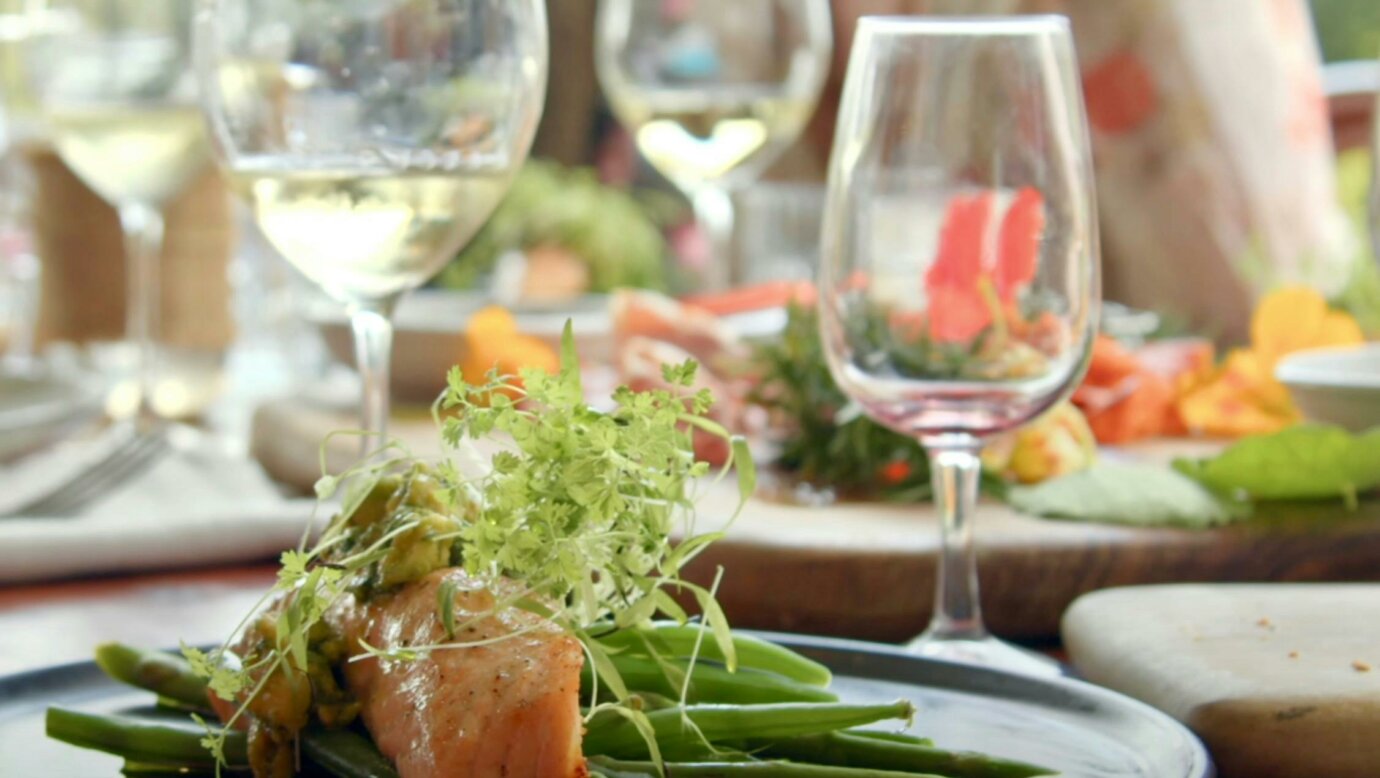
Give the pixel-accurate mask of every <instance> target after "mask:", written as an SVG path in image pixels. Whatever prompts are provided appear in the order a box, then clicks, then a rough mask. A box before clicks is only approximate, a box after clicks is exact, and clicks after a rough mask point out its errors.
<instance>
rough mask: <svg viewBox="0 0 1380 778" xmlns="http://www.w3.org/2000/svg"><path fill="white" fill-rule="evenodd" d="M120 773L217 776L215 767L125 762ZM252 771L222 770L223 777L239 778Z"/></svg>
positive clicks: (155, 777)
mask: <svg viewBox="0 0 1380 778" xmlns="http://www.w3.org/2000/svg"><path fill="white" fill-rule="evenodd" d="M120 774H121V775H124V776H125V777H126V778H216V769H215V768H214V767H177V766H175V765H165V764H140V763H138V762H125V766H124V767H123V768H121V769H120ZM249 775H250V773H248V772H243V771H240V770H221V772H220V776H221V778H239V776H246V777H247V776H249Z"/></svg>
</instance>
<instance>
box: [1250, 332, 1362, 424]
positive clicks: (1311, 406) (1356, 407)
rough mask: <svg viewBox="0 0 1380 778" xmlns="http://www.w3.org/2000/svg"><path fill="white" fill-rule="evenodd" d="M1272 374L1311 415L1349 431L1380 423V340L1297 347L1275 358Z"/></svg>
mask: <svg viewBox="0 0 1380 778" xmlns="http://www.w3.org/2000/svg"><path fill="white" fill-rule="evenodd" d="M1275 377H1276V378H1278V379H1279V381H1280V383H1282V384H1284V385H1285V386H1287V387H1289V394H1290V395H1292V396H1293V398H1294V402H1295V403H1297V404H1298V406H1299V409H1300V410H1301V411H1303V414H1304V416H1307V417H1308V418H1309V419H1311V420H1313V421H1320V422H1326V423H1329V424H1337V425H1340V426H1342V427H1346V428H1347V429H1349V430H1352V431H1354V432H1360V431H1363V430H1368V429H1371V428H1372V427H1377V426H1380V343H1371V344H1368V345H1365V346H1359V347H1352V348H1332V349H1317V350H1310V351H1303V352H1299V353H1297V354H1293V355H1291V356H1288V357H1285V358H1284V359H1283V360H1281V361H1280V363H1279V365H1278V366H1276V367H1275Z"/></svg>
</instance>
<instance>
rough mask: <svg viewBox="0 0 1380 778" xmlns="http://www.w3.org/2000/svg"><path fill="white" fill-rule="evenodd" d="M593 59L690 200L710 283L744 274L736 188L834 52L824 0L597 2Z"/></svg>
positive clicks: (778, 148) (758, 169) (811, 92)
mask: <svg viewBox="0 0 1380 778" xmlns="http://www.w3.org/2000/svg"><path fill="white" fill-rule="evenodd" d="M596 24H597V33H596V52H595V63H596V65H597V69H598V74H599V81H600V84H601V85H602V86H603V89H604V93H605V95H606V96H607V97H608V101H609V104H610V106H611V107H612V108H613V112H614V114H615V115H616V116H617V117H618V120H619V121H620V122H622V123H623V125H624V126H625V127H626V128H627V129H628V131H629V132H630V133H631V134H632V136H633V139H634V141H635V142H636V144H637V149H638V151H639V152H641V154H642V156H643V157H645V158H646V159H647V161H648V162H650V163H651V164H652V166H653V167H655V168H656V169H657V170H658V171H660V172H661V174H662V175H664V176H666V177H667V178H668V179H670V181H671V183H673V184H675V185H676V186H677V187H679V188H680V190H681V191H683V192H684V193H685V194H686V196H687V197H689V198H690V202H691V204H692V205H693V206H694V209H695V218H696V220H697V221H698V222H699V224H700V228H701V229H703V230H704V231H705V232H706V234H707V236H708V238H709V240H710V243H711V246H712V248H713V256H712V257H711V259H710V266H709V267H706V268H704V269H703V270H702V272H701V274H700V275H701V281H702V282H703V283H704V285H705V286H707V287H709V288H723V287H725V286H728V285H730V284H734V283H738V282H741V281H742V280H743V277H744V275H745V272H744V269H743V268H742V267H741V266H740V263H739V262H738V260H736V259H735V258H733V257H732V253H731V248H730V247H731V244H732V235H733V197H732V193H733V191H734V190H735V189H738V188H741V187H743V186H744V185H746V184H750V183H751V182H752V181H754V180H756V178H757V177H758V176H759V175H761V174H762V173H763V172H764V171H765V170H766V169H767V167H768V166H770V165H771V163H772V162H774V161H776V159H777V158H778V157H779V156H780V155H781V153H782V152H783V151H785V149H786V147H788V146H789V145H790V144H791V143H793V142H794V141H795V139H796V138H797V137H798V136H799V135H800V132H801V130H802V129H804V127H805V124H806V122H808V121H809V119H810V116H811V115H812V114H813V113H814V110H815V104H816V103H817V102H818V100H819V94H820V90H821V89H822V88H823V85H824V78H825V76H826V75H827V73H828V70H829V61H830V56H831V54H832V51H833V27H832V23H831V21H830V16H829V1H828V0H752V2H743V1H742V0H682V1H681V2H674V3H672V2H651V1H649V0H601V2H600V5H599V14H598V20H597V22H596Z"/></svg>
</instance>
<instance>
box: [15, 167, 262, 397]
mask: <svg viewBox="0 0 1380 778" xmlns="http://www.w3.org/2000/svg"><path fill="white" fill-rule="evenodd" d="M26 157H27V159H28V161H29V163H30V165H31V166H32V168H33V172H34V189H35V192H34V204H33V230H34V241H35V246H36V249H37V253H38V255H39V258H40V261H41V263H42V267H43V272H42V284H41V291H40V297H39V311H38V323H37V326H36V340H37V343H38V346H39V348H40V349H41V348H42V347H43V346H44V345H47V344H50V343H53V342H58V341H69V342H73V343H78V344H93V345H94V344H109V343H110V342H112V341H120V340H121V339H122V338H123V337H124V332H125V299H126V295H125V283H126V274H125V250H124V246H123V243H122V239H121V231H120V223H119V219H118V217H117V216H116V214H115V210H114V209H113V208H111V207H110V206H109V205H108V204H106V202H105V201H104V200H102V199H101V198H100V196H98V195H97V194H95V193H94V192H92V191H91V190H90V189H89V188H87V186H86V185H85V184H83V183H82V182H81V180H80V179H78V178H77V176H76V175H74V174H73V173H72V172H71V171H70V170H69V169H68V168H67V166H66V165H65V164H63V162H62V160H61V159H59V158H58V156H57V154H55V153H54V152H53V151H52V150H51V149H49V148H46V147H31V148H29V149H27V150H26ZM164 211H165V214H166V217H167V230H166V237H165V239H164V244H163V261H162V263H161V265H160V267H161V272H162V276H161V283H160V287H161V289H160V306H159V324H158V327H157V330H156V338H157V340H158V342H159V344H160V353H159V355H158V374H159V378H158V382H157V385H156V388H155V390H154V397H153V404H154V406H155V409H156V410H157V411H158V412H159V413H160V414H163V415H165V416H168V417H173V418H185V417H189V416H194V415H196V414H197V413H199V412H200V411H201V410H202V409H203V408H204V407H205V406H206V405H207V404H208V403H209V402H210V401H211V400H212V399H214V397H215V395H216V394H217V393H218V391H219V387H220V382H221V366H222V362H223V360H224V355H225V352H226V350H227V349H228V347H229V346H230V344H231V342H232V341H233V339H234V334H235V331H234V323H233V322H234V320H233V316H232V312H231V306H230V278H229V274H228V272H227V270H228V264H229V261H230V257H231V254H232V251H233V249H234V244H235V230H234V222H233V214H232V210H231V205H230V199H229V197H228V194H227V189H226V186H225V182H224V180H223V179H222V177H221V176H220V175H219V173H218V172H216V171H215V169H214V168H212V167H208V168H207V170H206V172H204V173H203V174H201V175H200V176H199V177H197V178H196V179H195V180H194V181H193V182H192V183H191V184H190V185H189V186H188V187H187V189H186V190H185V191H183V192H182V193H181V194H180V195H178V196H177V197H175V198H174V199H172V200H171V201H170V202H169V203H168V205H167V206H166V208H165V209H164ZM125 345H127V344H121V346H122V347H121V348H117V349H110V348H104V347H103V350H104V353H106V354H107V355H110V354H113V355H114V356H109V357H106V358H103V359H102V361H103V362H105V363H108V364H110V365H111V366H112V367H113V368H114V369H115V370H116V371H118V370H120V367H121V365H122V363H124V362H125V360H126V359H132V356H133V355H132V349H126V348H123V346H125ZM135 393H137V389H135V387H134V385H133V384H132V383H130V382H125V381H121V382H119V384H117V387H116V389H115V390H114V391H113V392H112V396H111V406H112V408H111V409H112V411H114V412H116V413H118V412H120V411H122V410H124V407H123V406H124V405H125V404H127V403H128V402H131V401H132V400H133V399H135V398H134V397H133V396H132V395H133V394H135Z"/></svg>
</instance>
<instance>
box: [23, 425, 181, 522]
mask: <svg viewBox="0 0 1380 778" xmlns="http://www.w3.org/2000/svg"><path fill="white" fill-rule="evenodd" d="M127 434H128V437H127V438H125V439H124V440H122V441H121V442H120V443H119V445H117V446H115V447H114V448H112V449H111V450H110V451H109V452H108V453H107V454H106V455H105V456H103V457H101V458H100V459H98V460H97V461H95V462H93V463H92V464H91V465H89V466H87V467H84V468H81V469H79V470H77V471H76V472H75V473H73V474H72V475H71V476H69V477H68V478H66V479H64V480H63V482H62V483H60V484H58V485H57V486H56V487H54V488H53V489H51V490H49V491H48V492H47V493H45V494H43V495H41V496H39V497H36V498H34V499H32V500H30V501H28V502H26V503H24V504H23V505H20V506H18V507H16V508H12V509H11V510H9V511H8V512H6V513H4V514H3V517H5V518H11V517H17V516H28V517H41V516H72V515H74V514H75V513H76V512H77V511H79V510H81V508H83V507H84V506H86V505H87V504H89V503H91V502H93V501H95V500H96V499H99V498H100V497H101V496H103V495H105V494H107V493H108V492H109V491H110V490H111V489H112V488H114V487H115V486H116V485H118V484H119V483H121V482H123V481H126V480H128V479H130V478H133V477H134V476H136V475H138V474H140V473H142V472H144V471H145V470H147V469H148V468H149V467H150V466H151V465H152V464H153V463H154V462H156V461H158V460H159V459H161V458H162V457H163V456H164V455H165V454H167V453H168V452H169V451H171V450H172V446H171V445H170V443H169V441H168V435H167V431H166V430H165V429H164V428H163V427H161V426H152V427H149V428H147V429H144V430H141V431H138V432H135V431H134V430H132V429H131V430H129V431H128V433H127Z"/></svg>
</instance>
